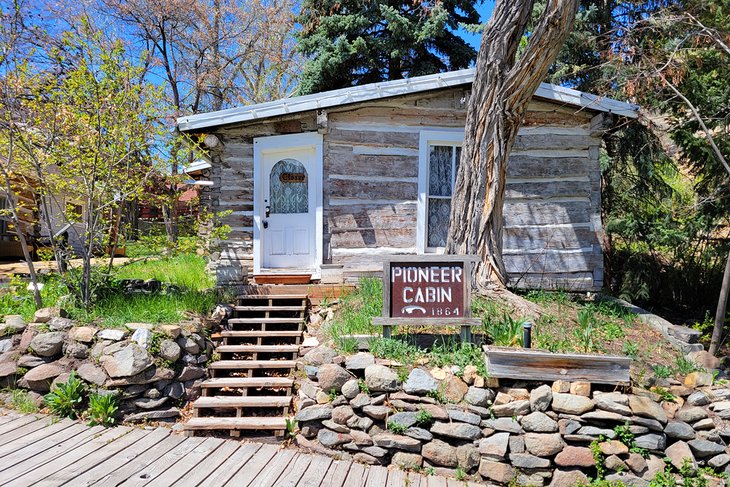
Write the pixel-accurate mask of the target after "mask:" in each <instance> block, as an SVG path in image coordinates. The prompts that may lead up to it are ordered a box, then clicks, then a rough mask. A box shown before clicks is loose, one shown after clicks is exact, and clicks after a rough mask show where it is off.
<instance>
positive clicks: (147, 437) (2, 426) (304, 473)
mask: <svg viewBox="0 0 730 487" xmlns="http://www.w3.org/2000/svg"><path fill="white" fill-rule="evenodd" d="M31 430H32V433H31V434H32V435H33V438H34V439H35V441H29V439H30V438H28V437H26V436H25V435H23V434H21V433H19V432H20V431H26V432H27V431H31ZM61 431H64V432H66V433H65V434H60V433H61ZM14 432H15V433H14ZM0 445H2V450H0V485H2V486H6V485H7V486H23V487H26V486H44V487H56V486H61V485H66V486H74V487H76V486H90V485H98V486H104V487H111V486H119V485H125V486H126V485H138V486H142V485H147V486H150V487H152V486H156V487H166V486H172V485H176V486H184V487H188V486H190V487H192V486H211V487H213V486H215V487H218V486H223V485H235V486H242V487H243V486H250V487H263V486H270V487H283V486H289V487H304V486H312V487H313V486H320V485H327V486H331V487H362V486H365V485H382V486H386V485H387V486H390V485H393V486H405V485H409V486H412V487H457V486H460V487H461V486H463V485H464V482H457V481H455V480H453V479H446V478H444V477H438V476H429V477H425V476H422V475H419V474H416V473H406V472H403V471H401V470H392V469H387V468H385V467H380V466H372V467H370V466H364V465H361V464H357V463H352V462H349V461H345V460H333V459H332V458H329V457H327V456H324V455H317V454H310V453H305V452H302V451H299V450H296V449H282V448H279V447H277V446H275V445H269V444H260V443H249V442H241V441H235V440H223V439H218V438H210V437H209V438H186V437H183V436H179V435H176V434H174V433H172V432H171V430H170V429H167V428H151V429H140V428H129V427H126V426H118V427H115V428H110V429H104V428H101V427H89V426H87V425H85V424H83V423H80V422H78V421H70V420H62V421H60V422H59V421H58V420H56V419H54V418H52V417H50V416H44V415H41V414H35V415H29V416H23V415H20V414H18V413H15V412H12V411H7V410H2V409H0ZM405 479H408V482H407V483H406V480H405ZM369 481H370V482H369ZM373 481H375V482H376V484H373ZM469 485H470V486H472V487H479V486H480V484H475V483H472V482H469ZM482 487H483V486H482Z"/></svg>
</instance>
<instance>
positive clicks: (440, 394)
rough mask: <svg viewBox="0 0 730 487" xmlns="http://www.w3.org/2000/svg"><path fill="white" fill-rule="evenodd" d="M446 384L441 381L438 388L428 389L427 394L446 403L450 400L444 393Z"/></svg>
mask: <svg viewBox="0 0 730 487" xmlns="http://www.w3.org/2000/svg"><path fill="white" fill-rule="evenodd" d="M444 389H445V385H444V384H443V383H441V386H440V387H439V388H438V389H434V390H432V391H428V392H427V393H426V396H428V397H430V398H431V399H435V400H436V401H437V402H439V403H441V404H446V403H448V402H449V400H448V399H447V398H446V394H444Z"/></svg>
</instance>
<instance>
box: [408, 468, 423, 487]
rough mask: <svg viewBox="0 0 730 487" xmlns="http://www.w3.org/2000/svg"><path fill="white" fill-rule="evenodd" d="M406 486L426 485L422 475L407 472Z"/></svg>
mask: <svg viewBox="0 0 730 487" xmlns="http://www.w3.org/2000/svg"><path fill="white" fill-rule="evenodd" d="M408 487H426V481H425V479H424V477H423V475H419V474H417V473H415V472H408Z"/></svg>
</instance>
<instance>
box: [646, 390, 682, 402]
mask: <svg viewBox="0 0 730 487" xmlns="http://www.w3.org/2000/svg"><path fill="white" fill-rule="evenodd" d="M651 391H652V392H653V393H654V394H656V395H658V396H659V397H660V398H661V400H662V401H666V402H677V397H676V396H675V395H674V394H672V393H671V392H669V389H666V388H664V387H652V388H651Z"/></svg>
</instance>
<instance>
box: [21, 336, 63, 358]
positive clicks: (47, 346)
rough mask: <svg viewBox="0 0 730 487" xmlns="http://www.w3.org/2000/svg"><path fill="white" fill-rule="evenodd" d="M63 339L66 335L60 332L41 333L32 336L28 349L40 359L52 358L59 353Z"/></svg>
mask: <svg viewBox="0 0 730 487" xmlns="http://www.w3.org/2000/svg"><path fill="white" fill-rule="evenodd" d="M65 339H66V333H64V332H62V331H52V332H49V333H41V334H39V335H36V336H34V337H33V339H32V340H31V341H30V348H31V349H32V350H33V353H35V354H36V355H39V356H41V357H52V356H54V355H58V354H59V353H61V350H63V342H64V340H65Z"/></svg>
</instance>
